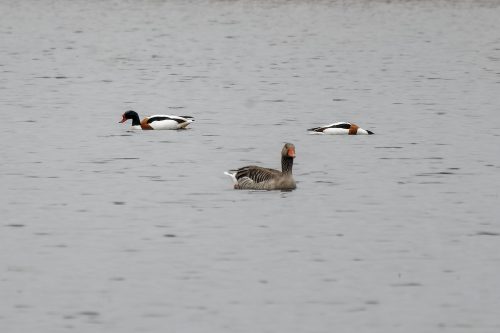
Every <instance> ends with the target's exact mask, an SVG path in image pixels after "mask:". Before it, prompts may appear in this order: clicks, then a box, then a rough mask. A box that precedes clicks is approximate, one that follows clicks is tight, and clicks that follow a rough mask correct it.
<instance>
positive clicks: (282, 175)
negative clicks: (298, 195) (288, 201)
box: [224, 143, 296, 191]
mask: <svg viewBox="0 0 500 333" xmlns="http://www.w3.org/2000/svg"><path fill="white" fill-rule="evenodd" d="M294 158H295V146H294V145H293V144H291V143H286V144H285V145H284V146H283V149H282V150H281V171H278V170H274V169H268V168H262V167H259V166H255V165H250V166H245V167H242V168H239V169H238V170H231V171H230V172H224V173H225V174H226V175H228V176H230V177H231V178H232V179H233V182H234V188H235V189H248V190H286V191H289V190H293V189H295V188H296V184H295V180H294V179H293V175H292V167H293V159H294Z"/></svg>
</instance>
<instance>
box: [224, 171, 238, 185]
mask: <svg viewBox="0 0 500 333" xmlns="http://www.w3.org/2000/svg"><path fill="white" fill-rule="evenodd" d="M224 174H225V175H227V176H229V177H231V179H232V180H233V183H234V184H235V185H236V184H238V180H237V179H236V173H235V172H234V173H231V172H228V171H224Z"/></svg>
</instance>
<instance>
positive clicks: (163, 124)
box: [120, 110, 194, 130]
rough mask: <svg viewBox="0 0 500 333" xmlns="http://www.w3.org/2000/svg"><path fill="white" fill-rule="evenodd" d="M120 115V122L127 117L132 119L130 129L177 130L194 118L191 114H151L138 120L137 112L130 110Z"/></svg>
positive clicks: (124, 120)
mask: <svg viewBox="0 0 500 333" xmlns="http://www.w3.org/2000/svg"><path fill="white" fill-rule="evenodd" d="M122 117H123V119H122V120H121V121H120V123H124V122H126V121H127V119H132V129H138V130H141V129H142V130H177V129H182V128H185V127H186V126H188V125H189V124H191V123H192V122H193V121H194V118H193V117H191V116H173V115H166V114H158V115H153V116H149V117H146V118H144V119H142V120H140V118H139V115H138V114H137V112H135V111H132V110H130V111H127V112H125V113H124V114H123V116H122Z"/></svg>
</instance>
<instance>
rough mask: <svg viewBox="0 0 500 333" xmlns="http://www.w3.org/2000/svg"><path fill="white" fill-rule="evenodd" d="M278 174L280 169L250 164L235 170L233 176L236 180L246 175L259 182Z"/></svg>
mask: <svg viewBox="0 0 500 333" xmlns="http://www.w3.org/2000/svg"><path fill="white" fill-rule="evenodd" d="M280 175H281V171H278V170H275V169H269V168H262V167H258V166H255V165H250V166H246V167H243V168H239V169H238V170H236V175H235V177H236V179H238V180H239V179H242V178H245V177H246V178H249V179H251V180H253V181H254V182H255V183H260V182H264V181H268V180H271V179H274V178H276V177H279V176H280Z"/></svg>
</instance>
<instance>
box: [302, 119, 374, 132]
mask: <svg viewBox="0 0 500 333" xmlns="http://www.w3.org/2000/svg"><path fill="white" fill-rule="evenodd" d="M308 131H309V132H310V133H313V134H348V135H359V134H374V133H373V132H372V131H368V130H365V129H362V128H361V127H359V126H358V125H356V124H353V123H346V122H343V121H341V122H338V123H333V124H330V125H325V126H320V127H314V128H310V129H308Z"/></svg>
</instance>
